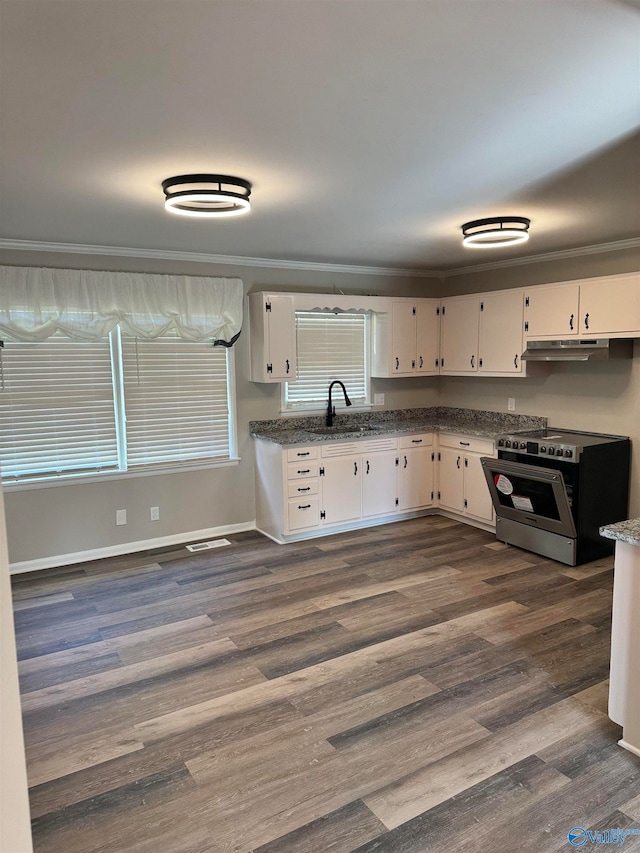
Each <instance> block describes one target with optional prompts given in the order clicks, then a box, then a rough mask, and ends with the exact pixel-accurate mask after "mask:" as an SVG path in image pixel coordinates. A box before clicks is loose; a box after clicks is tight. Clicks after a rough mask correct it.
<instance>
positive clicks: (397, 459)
mask: <svg viewBox="0 0 640 853" xmlns="http://www.w3.org/2000/svg"><path fill="white" fill-rule="evenodd" d="M399 464H400V457H399V456H396V465H399Z"/></svg>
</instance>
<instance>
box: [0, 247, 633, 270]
mask: <svg viewBox="0 0 640 853" xmlns="http://www.w3.org/2000/svg"><path fill="white" fill-rule="evenodd" d="M638 247H640V237H631V238H630V239H628V240H614V241H613V242H611V243H595V244H593V245H591V246H580V247H578V248H575V249H559V250H558V251H555V252H545V253H544V254H541V255H526V256H525V257H522V258H512V259H511V260H502V261H488V262H487V263H484V264H474V265H473V266H466V267H455V268H453V269H440V270H433V269H432V270H429V269H407V268H406V267H372V266H359V265H357V264H330V263H321V262H319V261H318V262H315V261H292V260H283V259H276V258H244V257H241V256H239V255H212V254H207V253H205V252H180V251H172V250H170V249H138V248H133V247H130V246H91V245H88V244H84V243H47V242H43V241H40V240H14V239H10V238H8V237H0V250H1V249H8V250H17V251H27V252H62V253H68V254H71V255H102V256H107V257H111V256H115V257H122V258H149V259H156V258H157V259H159V260H168V261H195V262H196V263H203V264H223V265H224V264H226V265H228V266H238V267H264V268H266V269H289V270H309V271H315V272H333V273H352V274H355V275H388V276H400V277H406V278H437V279H440V280H441V281H442V280H444V279H446V278H449V277H451V276H453V275H464V274H465V273H474V272H480V271H482V270H492V269H501V268H503V267H517V266H524V265H527V264H537V263H541V262H546V261H557V260H562V259H563V258H575V257H580V256H581V255H594V254H600V253H602V252H619V251H622V250H624V249H635V248H638Z"/></svg>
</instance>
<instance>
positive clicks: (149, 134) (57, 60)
mask: <svg viewBox="0 0 640 853" xmlns="http://www.w3.org/2000/svg"><path fill="white" fill-rule="evenodd" d="M0 12H1V19H0V23H1V30H0V32H1V39H2V41H1V43H0V57H1V66H0V86H1V89H0V108H1V112H2V131H1V132H2V138H1V155H0V237H1V238H5V241H4V243H2V241H0V244H4V245H7V242H6V241H7V240H9V241H11V245H14V244H15V241H38V242H40V241H42V242H51V243H61V244H69V243H71V244H88V245H91V246H110V247H127V248H131V249H140V250H149V251H153V250H165V251H170V252H198V253H207V254H211V255H227V256H229V255H233V256H240V257H243V258H247V257H248V258H266V259H286V260H293V261H302V262H316V263H331V264H334V263H341V264H354V265H370V266H378V267H403V268H407V269H422V270H451V269H454V268H461V267H464V266H466V265H476V264H478V263H480V262H486V261H489V260H491V261H494V260H497V259H498V258H500V259H501V260H502V259H516V258H521V257H523V256H528V255H539V254H542V253H548V252H556V251H563V250H567V249H574V248H577V247H583V246H591V245H593V244H602V243H611V242H616V241H628V240H631V239H633V238H637V237H638V235H639V234H640V190H639V187H640V134H639V128H640V10H639V9H638V7H637V0H627V2H626V3H625V2H616V0H553V2H549V0H547V2H541V0H297V1H296V0H91V2H88V0H86V1H85V0H0ZM201 171H206V172H218V173H225V174H231V175H239V176H241V177H243V178H246V179H248V180H250V181H251V182H252V183H253V195H252V203H253V207H252V211H251V213H250V214H249V215H248V216H244V217H238V218H231V219H226V220H194V219H187V218H185V217H178V216H174V215H171V214H169V213H167V212H165V210H164V207H163V195H162V190H161V186H160V184H161V182H162V180H163V179H164V178H166V177H170V176H172V175H177V174H183V173H189V172H201ZM501 214H508V215H520V216H527V217H530V219H531V222H532V224H531V239H530V241H529V242H528V243H527V244H524V245H522V246H518V247H513V248H509V249H494V250H492V251H488V250H485V251H479V250H473V249H468V248H467V249H465V248H463V247H462V246H461V241H460V226H461V224H462V223H463V222H465V221H467V220H469V219H475V218H478V217H484V216H495V215H501ZM24 245H25V246H27V245H29V244H28V243H25V244H24Z"/></svg>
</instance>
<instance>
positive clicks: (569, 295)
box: [524, 282, 580, 339]
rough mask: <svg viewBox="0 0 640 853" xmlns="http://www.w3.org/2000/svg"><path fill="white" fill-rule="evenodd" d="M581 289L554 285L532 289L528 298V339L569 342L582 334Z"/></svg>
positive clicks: (526, 302)
mask: <svg viewBox="0 0 640 853" xmlns="http://www.w3.org/2000/svg"><path fill="white" fill-rule="evenodd" d="M579 293H580V291H579V286H578V283H577V282H571V283H570V284H554V285H550V286H546V285H543V286H537V287H530V288H529V289H528V290H526V291H525V295H524V334H525V337H527V338H532V339H537V338H568V337H571V336H573V335H577V334H578V327H579V320H578V317H579V314H578V310H579Z"/></svg>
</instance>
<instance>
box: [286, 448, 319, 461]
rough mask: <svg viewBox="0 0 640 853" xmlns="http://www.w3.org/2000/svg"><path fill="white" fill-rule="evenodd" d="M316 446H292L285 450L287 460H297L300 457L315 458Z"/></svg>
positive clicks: (316, 453)
mask: <svg viewBox="0 0 640 853" xmlns="http://www.w3.org/2000/svg"><path fill="white" fill-rule="evenodd" d="M317 458H318V448H317V447H292V448H290V449H289V450H287V462H298V460H300V459H303V460H304V459H317Z"/></svg>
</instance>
